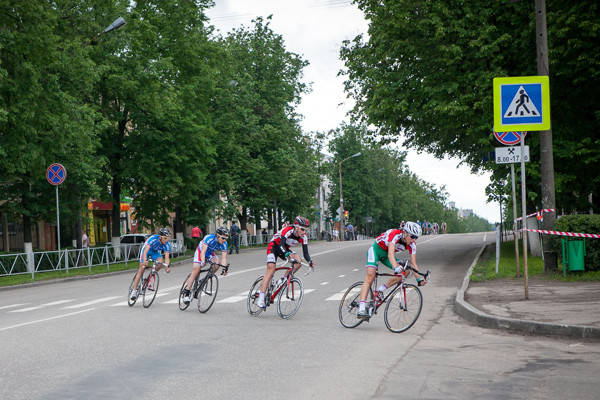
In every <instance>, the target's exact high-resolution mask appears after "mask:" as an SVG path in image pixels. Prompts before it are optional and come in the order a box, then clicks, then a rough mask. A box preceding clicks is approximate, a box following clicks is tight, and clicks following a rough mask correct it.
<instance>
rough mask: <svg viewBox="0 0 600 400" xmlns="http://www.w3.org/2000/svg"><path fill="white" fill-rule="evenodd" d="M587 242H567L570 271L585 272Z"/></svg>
mask: <svg viewBox="0 0 600 400" xmlns="http://www.w3.org/2000/svg"><path fill="white" fill-rule="evenodd" d="M584 257H585V240H569V241H568V242H567V265H568V266H569V271H584V270H585V266H584V265H583V258H584Z"/></svg>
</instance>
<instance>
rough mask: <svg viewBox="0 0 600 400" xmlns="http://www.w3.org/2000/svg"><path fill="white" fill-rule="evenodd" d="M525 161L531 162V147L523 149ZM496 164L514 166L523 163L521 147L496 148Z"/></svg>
mask: <svg viewBox="0 0 600 400" xmlns="http://www.w3.org/2000/svg"><path fill="white" fill-rule="evenodd" d="M523 153H524V154H523V159H524V160H525V162H529V146H524V148H523ZM495 159H496V164H513V163H520V162H521V146H516V147H496V157H495Z"/></svg>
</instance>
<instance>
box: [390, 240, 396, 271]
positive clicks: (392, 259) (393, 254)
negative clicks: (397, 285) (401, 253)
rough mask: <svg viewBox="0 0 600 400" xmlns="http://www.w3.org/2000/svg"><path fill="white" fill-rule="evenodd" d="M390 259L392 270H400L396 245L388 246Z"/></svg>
mask: <svg viewBox="0 0 600 400" xmlns="http://www.w3.org/2000/svg"><path fill="white" fill-rule="evenodd" d="M388 259H389V260H390V264H391V265H392V269H394V270H395V269H396V268H398V263H397V262H396V247H395V244H394V243H390V244H388Z"/></svg>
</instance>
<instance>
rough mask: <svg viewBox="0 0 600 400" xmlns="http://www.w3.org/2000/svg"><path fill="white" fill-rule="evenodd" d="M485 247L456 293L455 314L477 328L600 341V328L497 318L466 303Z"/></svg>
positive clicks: (476, 257) (478, 254)
mask: <svg viewBox="0 0 600 400" xmlns="http://www.w3.org/2000/svg"><path fill="white" fill-rule="evenodd" d="M485 247H486V245H483V246H482V247H481V249H480V250H479V253H477V256H475V259H474V260H473V262H472V263H471V266H470V268H469V270H468V271H467V275H466V276H465V279H464V280H463V284H462V286H461V288H460V289H459V290H458V292H457V293H456V301H455V302H454V312H455V313H457V314H458V315H459V316H461V317H462V318H464V319H466V320H467V321H469V322H471V323H473V324H474V325H476V326H479V327H482V328H489V329H502V330H508V331H517V332H526V333H532V334H536V335H551V336H568V337H571V338H574V339H582V340H590V339H594V340H597V339H600V328H598V327H595V326H579V325H559V324H550V323H547V322H538V321H529V320H520V319H512V318H505V317H496V316H493V315H490V314H486V313H484V312H482V311H480V310H478V309H476V308H475V307H473V306H472V305H470V304H469V303H467V302H466V301H465V292H466V291H467V288H468V287H469V282H470V276H471V272H472V271H473V268H474V267H475V264H476V263H477V261H478V260H479V257H480V256H481V253H483V250H484V249H485Z"/></svg>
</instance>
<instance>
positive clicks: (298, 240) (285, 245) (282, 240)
mask: <svg viewBox="0 0 600 400" xmlns="http://www.w3.org/2000/svg"><path fill="white" fill-rule="evenodd" d="M309 225H310V223H309V222H308V219H306V218H304V217H296V220H295V221H294V225H293V226H291V225H290V226H286V227H285V228H283V229H281V230H280V231H279V232H277V233H276V234H275V235H273V238H272V239H271V241H270V242H269V246H268V247H267V272H266V273H265V277H264V278H263V280H262V283H261V284H260V294H259V297H258V302H257V303H256V305H257V306H258V307H261V308H265V307H266V305H265V292H266V291H267V287H268V286H269V282H271V279H272V278H273V275H274V274H275V267H276V261H277V258H278V257H279V258H281V259H283V260H285V259H286V258H287V257H290V258H292V259H294V260H296V261H300V256H299V255H298V254H296V253H294V252H293V251H291V250H290V247H291V246H295V245H298V244H301V245H302V252H303V253H304V259H305V260H306V261H308V262H309V263H310V266H311V267H313V268H314V266H315V265H316V264H315V262H314V261H312V260H311V259H310V254H308V236H307V235H306V229H308V226H309ZM299 268H300V264H297V265H296V266H295V267H294V272H296V271H297V270H298V269H299ZM286 275H287V272H286Z"/></svg>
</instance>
